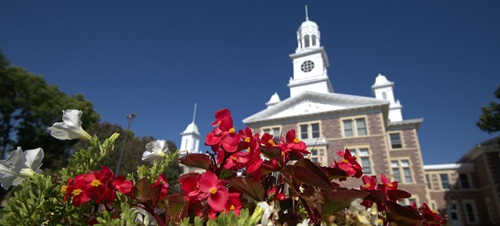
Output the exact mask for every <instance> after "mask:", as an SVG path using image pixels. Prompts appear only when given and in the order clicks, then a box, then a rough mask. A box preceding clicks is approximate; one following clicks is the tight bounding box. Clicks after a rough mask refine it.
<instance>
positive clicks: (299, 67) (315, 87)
mask: <svg viewBox="0 0 500 226" xmlns="http://www.w3.org/2000/svg"><path fill="white" fill-rule="evenodd" d="M305 9H306V20H305V21H304V22H302V24H301V25H300V27H299V29H298V30H297V49H295V53H293V54H290V58H291V59H292V63H293V77H292V78H290V81H289V83H288V87H290V97H293V96H295V95H298V94H300V93H302V92H304V91H313V92H320V93H333V88H332V84H331V82H330V79H329V78H328V74H327V68H328V67H329V66H330V63H329V61H328V56H327V54H326V52H325V49H324V48H323V47H322V46H321V33H320V31H319V27H318V25H317V24H316V23H315V22H313V21H311V20H309V15H308V11H307V5H306V7H305Z"/></svg>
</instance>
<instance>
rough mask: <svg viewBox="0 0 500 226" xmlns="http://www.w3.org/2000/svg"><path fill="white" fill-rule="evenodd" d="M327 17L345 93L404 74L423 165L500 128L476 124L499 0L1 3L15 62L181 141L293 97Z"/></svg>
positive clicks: (139, 129)
mask: <svg viewBox="0 0 500 226" xmlns="http://www.w3.org/2000/svg"><path fill="white" fill-rule="evenodd" d="M306 4H307V5H308V8H309V18H310V20H313V21H315V22H316V23H318V25H319V28H320V31H321V38H322V39H321V43H322V45H323V46H324V47H325V49H326V51H327V53H328V56H329V59H330V65H331V66H330V68H329V70H328V74H329V76H330V79H331V82H332V85H333V88H334V90H335V92H337V93H343V94H352V95H360V96H371V89H370V87H371V85H372V84H373V82H374V81H375V77H376V76H377V74H378V73H382V74H384V75H386V76H387V78H388V79H389V80H391V81H394V82H395V87H394V90H395V96H396V98H397V99H399V100H400V101H401V104H402V105H403V117H404V118H405V119H413V118H424V122H423V124H422V125H421V127H420V130H419V139H420V145H421V148H422V152H423V158H424V163H425V164H435V163H448V162H454V161H456V160H458V158H459V157H460V156H462V155H463V154H464V153H465V152H467V151H468V150H470V148H472V147H473V146H474V145H475V144H477V143H479V142H482V141H484V140H486V139H489V138H491V137H493V136H494V135H489V134H487V133H485V132H482V131H481V130H479V129H478V128H477V127H476V126H475V124H476V122H477V120H478V118H479V115H480V114H481V107H482V106H484V105H487V104H488V103H489V101H492V100H495V99H494V95H493V92H494V91H495V89H496V87H497V86H498V85H499V84H500V29H499V28H500V13H498V12H499V11H500V1H493V0H484V1H457V0H453V1H451V0H442V1H179V2H177V1H175V2H174V1H141V2H139V1H3V2H2V3H1V4H0V6H1V7H0V24H1V31H0V48H1V49H2V50H3V52H4V54H5V55H6V56H7V58H8V59H9V60H10V61H11V63H12V64H13V65H16V66H20V67H23V68H25V69H27V70H28V71H30V72H31V73H34V74H37V75H41V76H44V77H45V79H46V81H47V82H48V83H49V84H53V85H57V86H58V87H59V89H60V90H62V91H64V92H66V93H68V94H77V93H81V94H83V95H84V96H85V98H87V99H88V100H90V101H91V102H92V103H93V104H94V107H95V109H96V110H97V112H98V113H99V114H100V115H101V117H102V121H108V122H111V123H114V124H119V125H122V126H123V127H124V128H126V126H127V121H126V119H125V115H127V114H129V113H132V112H137V113H138V116H137V118H136V119H135V121H134V122H133V123H132V126H131V129H132V130H133V132H134V133H136V134H137V135H139V136H147V135H152V136H154V137H155V138H157V139H168V140H172V141H174V142H175V143H177V145H179V144H180V139H181V138H180V133H181V132H182V131H183V130H184V129H185V128H186V126H187V125H188V124H189V123H190V122H191V120H192V113H193V107H194V103H198V112H197V115H196V124H197V125H198V127H199V129H200V132H201V134H202V137H204V136H205V134H206V133H207V132H209V131H210V130H211V129H212V128H211V127H210V122H211V121H212V120H213V113H214V112H215V111H216V110H218V109H220V108H224V107H227V108H229V109H230V110H231V111H232V113H233V118H234V119H235V122H236V127H237V128H238V129H243V124H242V123H241V120H242V119H244V118H246V117H248V116H250V115H252V114H254V113H256V112H258V111H260V110H262V109H264V108H265V105H264V103H265V102H267V101H268V100H269V98H270V97H271V95H272V94H273V93H274V92H278V94H279V95H280V96H281V98H282V99H284V98H286V97H288V96H289V89H288V87H287V84H288V80H289V78H290V77H291V76H292V62H291V60H290V58H289V57H288V54H291V53H293V52H294V51H295V48H296V45H297V43H296V31H297V29H298V27H299V25H300V24H301V23H302V22H303V21H304V19H305V13H304V5H306Z"/></svg>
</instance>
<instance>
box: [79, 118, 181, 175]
mask: <svg viewBox="0 0 500 226" xmlns="http://www.w3.org/2000/svg"><path fill="white" fill-rule="evenodd" d="M84 129H85V130H86V131H87V132H88V133H90V134H91V135H97V136H98V138H99V140H103V139H105V138H107V137H109V136H111V134H113V133H119V134H120V137H118V139H117V140H116V143H115V144H116V145H115V148H114V149H113V151H112V152H111V153H110V154H109V156H107V157H106V158H105V159H104V160H103V162H102V164H103V165H106V166H108V167H109V168H111V169H112V170H113V171H115V170H116V167H117V163H118V159H119V156H120V151H121V149H122V144H123V139H125V134H126V133H127V130H126V129H124V128H122V127H121V126H119V125H114V124H111V123H108V122H102V123H95V124H92V125H91V126H90V127H88V128H84ZM128 133H129V134H128V136H127V141H126V142H125V145H124V149H123V157H122V162H121V165H120V172H118V175H127V174H128V173H134V172H135V171H136V169H137V166H139V165H141V164H145V163H144V162H142V153H144V151H145V150H146V148H145V146H146V144H147V143H149V142H151V141H153V140H155V138H153V137H151V136H147V137H138V136H136V135H135V134H134V133H133V132H131V131H129V132H128ZM167 143H168V150H169V151H170V152H177V147H176V145H175V143H173V142H171V141H167ZM86 145H88V142H84V141H82V142H78V143H77V144H76V145H75V147H74V149H75V150H80V149H82V148H86ZM175 163H176V164H173V165H171V166H169V167H168V169H167V172H165V174H166V176H167V178H168V181H169V183H174V181H175V180H177V178H178V177H179V174H180V170H181V169H180V166H179V163H178V161H175Z"/></svg>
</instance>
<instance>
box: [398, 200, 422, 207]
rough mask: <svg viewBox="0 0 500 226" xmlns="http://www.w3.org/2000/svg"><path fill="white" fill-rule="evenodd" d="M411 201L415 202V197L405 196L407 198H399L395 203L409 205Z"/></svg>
mask: <svg viewBox="0 0 500 226" xmlns="http://www.w3.org/2000/svg"><path fill="white" fill-rule="evenodd" d="M412 202H414V203H416V202H417V199H416V198H407V199H401V200H399V201H397V203H398V204H399V205H402V206H408V205H411V203H412Z"/></svg>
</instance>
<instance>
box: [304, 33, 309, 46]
mask: <svg viewBox="0 0 500 226" xmlns="http://www.w3.org/2000/svg"><path fill="white" fill-rule="evenodd" d="M304 42H305V43H304V45H305V47H306V48H307V47H309V35H304Z"/></svg>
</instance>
